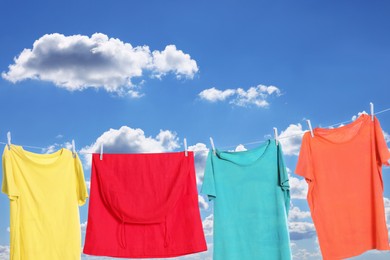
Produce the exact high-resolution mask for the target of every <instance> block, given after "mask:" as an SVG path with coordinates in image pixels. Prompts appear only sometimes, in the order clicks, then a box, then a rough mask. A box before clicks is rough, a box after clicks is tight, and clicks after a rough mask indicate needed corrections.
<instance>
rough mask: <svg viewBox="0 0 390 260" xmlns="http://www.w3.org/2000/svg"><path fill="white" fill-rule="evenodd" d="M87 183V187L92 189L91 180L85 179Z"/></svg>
mask: <svg viewBox="0 0 390 260" xmlns="http://www.w3.org/2000/svg"><path fill="white" fill-rule="evenodd" d="M85 185H87V189H88V190H90V189H91V181H85Z"/></svg>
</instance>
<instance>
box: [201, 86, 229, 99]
mask: <svg viewBox="0 0 390 260" xmlns="http://www.w3.org/2000/svg"><path fill="white" fill-rule="evenodd" d="M235 92H236V91H235V90H234V89H226V90H219V89H216V88H214V87H213V88H209V89H205V90H203V91H202V92H200V93H199V96H200V98H201V99H204V100H207V101H210V102H217V101H224V100H225V99H227V98H228V97H230V96H232V95H234V94H235Z"/></svg>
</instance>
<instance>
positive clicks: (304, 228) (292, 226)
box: [288, 221, 316, 240]
mask: <svg viewBox="0 0 390 260" xmlns="http://www.w3.org/2000/svg"><path fill="white" fill-rule="evenodd" d="M288 227H289V231H290V238H291V240H301V239H307V238H312V237H314V236H315V235H316V230H315V228H314V224H313V223H310V222H302V221H297V222H294V221H289V222H288Z"/></svg>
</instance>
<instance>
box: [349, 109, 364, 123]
mask: <svg viewBox="0 0 390 260" xmlns="http://www.w3.org/2000/svg"><path fill="white" fill-rule="evenodd" d="M362 114H366V115H367V112H366V111H364V110H363V111H362V112H359V113H358V114H357V116H356V115H353V116H352V118H351V119H352V121H355V120H356V118H358V117H359V116H361V115H362Z"/></svg>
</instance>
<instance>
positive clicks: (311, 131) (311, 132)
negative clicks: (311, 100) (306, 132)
mask: <svg viewBox="0 0 390 260" xmlns="http://www.w3.org/2000/svg"><path fill="white" fill-rule="evenodd" d="M306 122H307V125H308V126H309V129H310V134H311V137H314V133H313V128H312V127H311V122H310V120H309V119H307V120H306Z"/></svg>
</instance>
